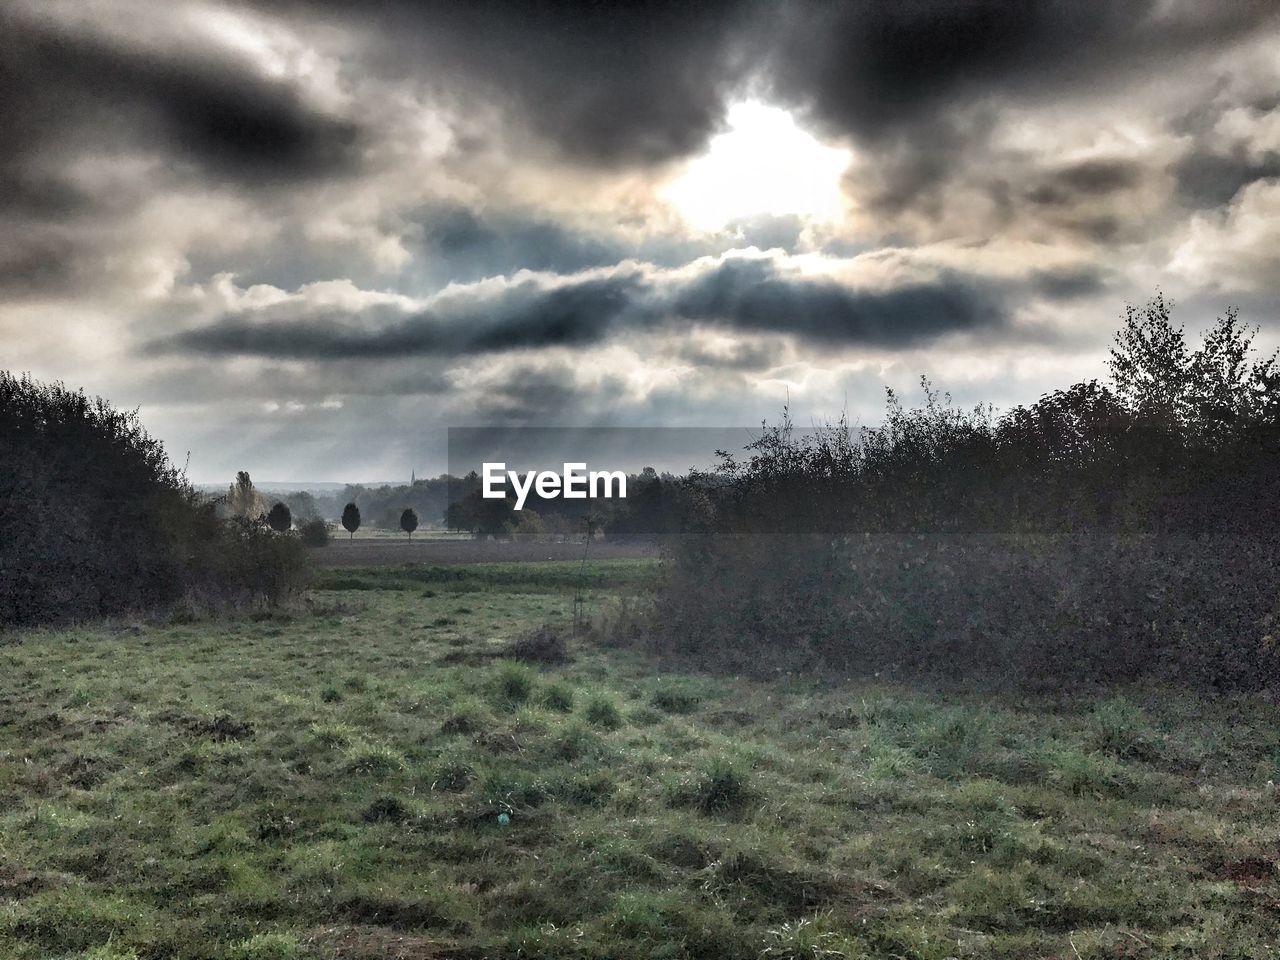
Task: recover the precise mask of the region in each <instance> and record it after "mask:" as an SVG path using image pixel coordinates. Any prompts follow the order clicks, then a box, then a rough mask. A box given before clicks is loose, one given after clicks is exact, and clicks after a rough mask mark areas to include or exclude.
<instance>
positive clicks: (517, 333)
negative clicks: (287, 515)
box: [0, 0, 1280, 483]
mask: <svg viewBox="0 0 1280 960" xmlns="http://www.w3.org/2000/svg"><path fill="white" fill-rule="evenodd" d="M0 131H3V132H0V367H3V368H5V369H10V370H14V371H27V372H30V373H31V374H32V375H34V376H36V377H38V378H42V379H50V380H52V379H59V380H63V381H65V382H66V383H67V384H68V385H71V386H75V387H83V388H85V389H86V391H87V392H89V393H90V394H96V395H101V396H104V397H106V398H107V399H109V400H110V401H111V402H112V403H114V404H115V405H116V406H118V407H123V408H129V409H134V408H136V409H138V411H139V413H140V416H141V417H142V419H143V421H144V423H145V424H146V425H147V426H148V428H149V429H150V430H151V432H152V433H153V434H154V435H156V436H158V437H159V438H161V439H162V440H163V441H164V442H165V445H166V447H167V449H168V450H169V452H170V455H171V457H172V458H173V459H174V460H175V461H176V462H177V463H179V464H182V463H186V464H187V465H188V467H187V469H188V475H189V476H190V478H191V479H192V480H193V481H195V482H198V483H213V482H227V481H229V480H230V478H231V477H232V476H233V475H234V473H235V471H237V470H240V469H248V470H250V472H251V473H252V474H253V475H254V476H255V477H258V478H263V479H271V480H286V479H297V480H311V481H356V480H373V479H377V480H387V479H396V478H404V479H407V477H408V475H409V473H410V471H411V470H414V471H416V472H417V474H418V475H419V476H422V475H424V474H428V473H432V472H436V471H438V470H442V469H444V463H443V461H442V456H443V449H444V429H445V428H447V427H450V426H455V427H461V426H481V425H496V426H503V427H521V426H535V427H547V426H595V425H627V426H637V425H644V426H665V427H688V426H727V425H739V424H751V423H758V422H760V421H761V420H762V419H765V418H768V419H776V418H777V416H778V414H779V413H780V411H781V409H782V407H783V405H784V404H786V405H788V406H789V408H790V410H791V412H792V415H793V417H794V418H795V419H796V421H797V422H798V423H802V424H803V423H806V422H813V421H818V420H822V419H824V418H830V417H834V416H838V415H840V414H841V413H842V412H847V413H848V414H849V416H850V417H851V419H853V420H854V422H856V423H867V424H873V423H875V422H876V421H877V420H878V418H879V416H880V414H881V412H882V410H883V407H884V397H885V392H884V391H885V388H886V387H892V388H894V389H895V390H898V391H901V392H902V393H903V395H904V396H905V397H906V398H907V399H911V398H913V397H914V396H916V394H915V393H913V389H912V388H913V385H916V384H918V382H919V379H920V377H921V376H927V377H928V378H930V379H931V380H932V381H933V382H934V384H935V385H936V386H938V387H940V388H942V389H944V390H947V391H949V392H950V393H951V394H952V396H953V397H954V398H955V399H956V401H957V402H961V403H965V404H971V403H977V402H990V403H993V404H995V406H996V407H997V408H1007V407H1009V406H1011V405H1013V404H1018V403H1028V402H1032V401H1034V400H1035V399H1036V398H1037V397H1039V396H1040V395H1042V394H1043V393H1045V392H1047V391H1049V390H1052V389H1056V388H1059V387H1064V386H1067V385H1069V384H1071V383H1073V382H1076V381H1078V380H1081V379H1089V378H1093V377H1102V376H1104V375H1105V360H1106V355H1107V348H1108V345H1109V342H1110V338H1111V335H1112V334H1113V332H1114V330H1115V328H1116V326H1117V323H1118V319H1119V317H1120V316H1121V315H1122V314H1123V310H1124V305H1125V303H1126V302H1142V301H1145V300H1146V299H1147V298H1148V297H1150V296H1151V295H1152V294H1154V293H1155V292H1156V291H1157V290H1160V291H1163V292H1164V294H1165V295H1166V296H1167V297H1169V298H1171V299H1172V300H1173V301H1174V302H1175V304H1176V307H1175V318H1176V319H1178V320H1180V321H1182V322H1184V323H1185V324H1186V325H1187V326H1188V328H1189V329H1190V330H1193V331H1195V330H1198V329H1200V328H1202V327H1203V326H1204V325H1205V324H1207V323H1208V322H1210V321H1211V320H1212V318H1213V317H1214V316H1215V315H1216V314H1219V313H1221V312H1222V311H1223V310H1224V309H1225V308H1226V307H1227V306H1228V305H1236V306H1238V307H1239V308H1240V310H1241V313H1242V316H1243V317H1244V318H1245V319H1246V320H1247V321H1249V322H1251V323H1253V324H1256V325H1258V326H1259V327H1260V328H1261V331H1260V334H1259V343H1260V344H1262V345H1264V346H1267V347H1274V346H1277V345H1280V322H1278V321H1277V306H1278V305H1280V293H1278V291H1280V7H1277V6H1276V5H1275V4H1274V3H1270V2H1245V0H1224V2H1219V3H1205V2H1202V0H1131V2H1125V3H1115V2H1113V0H1073V2H1070V3H1066V2H1054V3H1049V2H1023V3H1016V4H1010V3H1002V2H977V0H949V2H946V3H943V2H923V0H901V2H892V3H890V2H884V3H875V2H870V0H865V2H856V3H839V2H816V0H779V2H769V3H764V2H742V0H738V2H730V0H704V2H699V3H688V2H672V3H651V4H639V3H605V2H595V3H580V4H572V3H554V4H553V3H549V2H545V0H527V2H521V3H514V2H505V3H499V2H492V0H470V2H468V3H465V4H462V3H456V2H431V0H420V2H410V0H365V2H361V3H345V2H339V0H273V2H259V3H254V2H247V0H150V2H143V0H0Z"/></svg>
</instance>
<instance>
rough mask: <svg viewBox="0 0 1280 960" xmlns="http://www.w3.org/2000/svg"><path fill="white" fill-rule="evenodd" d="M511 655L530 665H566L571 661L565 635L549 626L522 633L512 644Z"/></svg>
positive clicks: (544, 625) (545, 625)
mask: <svg viewBox="0 0 1280 960" xmlns="http://www.w3.org/2000/svg"><path fill="white" fill-rule="evenodd" d="M509 655H510V656H512V657H514V658H515V659H517V660H524V661H526V662H529V663H549V664H555V663H564V662H565V661H567V660H568V659H569V653H568V650H567V649H566V648H565V643H564V635H563V634H562V633H561V632H560V631H559V630H557V629H556V628H555V627H552V626H550V625H548V624H543V625H542V626H540V627H538V628H536V629H534V630H530V631H527V632H526V633H522V634H521V635H520V636H518V637H516V639H515V640H514V641H512V643H511V647H510V650H509Z"/></svg>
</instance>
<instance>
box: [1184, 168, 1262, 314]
mask: <svg viewBox="0 0 1280 960" xmlns="http://www.w3.org/2000/svg"><path fill="white" fill-rule="evenodd" d="M1170 271H1171V272H1172V273H1174V274H1176V275H1179V276H1181V277H1183V278H1185V279H1187V280H1190V281H1191V282H1192V283H1195V284H1197V285H1199V286H1201V287H1204V288H1208V289H1214V290H1226V291H1229V292H1232V293H1239V292H1258V291H1269V292H1272V293H1274V291H1275V290H1276V288H1277V287H1278V286H1280V180H1276V179H1272V180H1259V181H1257V182H1255V183H1252V184H1250V185H1249V186H1247V187H1245V188H1243V189H1242V190H1241V191H1240V192H1239V193H1238V194H1236V197H1235V199H1234V200H1233V201H1232V203H1231V205H1230V206H1229V207H1228V208H1227V209H1226V210H1225V211H1223V212H1217V211H1213V212H1207V213H1201V214H1198V215H1197V216H1196V217H1195V218H1194V219H1193V220H1192V221H1191V223H1190V225H1189V226H1188V229H1187V232H1186V235H1185V238H1184V239H1183V241H1182V243H1181V244H1180V246H1179V247H1178V248H1177V250H1176V252H1175V254H1174V257H1173V261H1172V263H1171V264H1170Z"/></svg>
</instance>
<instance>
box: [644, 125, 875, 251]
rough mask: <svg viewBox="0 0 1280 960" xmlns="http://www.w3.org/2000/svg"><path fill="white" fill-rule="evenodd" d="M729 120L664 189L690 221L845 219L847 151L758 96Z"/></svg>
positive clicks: (703, 225)
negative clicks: (842, 187)
mask: <svg viewBox="0 0 1280 960" xmlns="http://www.w3.org/2000/svg"><path fill="white" fill-rule="evenodd" d="M728 120H729V129H728V130H726V131H725V132H724V133H722V134H719V135H717V136H715V137H713V138H712V140H711V143H710V145H709V147H708V149H707V152H706V153H705V154H704V155H703V156H701V157H699V158H697V159H696V160H693V161H691V162H690V163H689V165H688V166H687V167H686V168H685V170H684V172H683V173H681V174H680V175H679V176H678V177H677V178H676V179H675V180H673V181H672V182H671V183H669V184H668V185H667V186H666V187H665V188H664V189H663V191H662V196H663V198H664V199H665V200H667V201H668V202H669V203H670V204H671V205H672V206H674V207H675V209H676V210H677V211H678V212H679V213H680V215H681V216H682V217H683V218H684V219H685V220H686V221H687V222H688V223H689V224H690V225H691V226H694V227H697V228H698V229H701V230H719V229H722V228H723V227H724V226H726V225H727V224H730V223H732V222H734V221H735V220H744V219H748V218H751V217H757V216H762V215H772V216H786V215H797V216H801V217H808V218H811V219H815V220H823V221H832V220H838V219H839V218H840V216H841V213H842V210H843V203H842V197H841V193H840V177H841V175H842V174H843V173H844V171H845V169H846V168H847V167H848V165H849V161H850V159H851V157H850V154H849V151H848V150H845V149H841V148H838V147H830V146H827V145H826V144H824V143H822V142H821V141H819V140H817V139H816V138H815V137H813V136H812V135H811V134H809V133H807V132H805V131H804V130H802V129H800V127H799V126H797V125H796V121H795V118H794V117H792V116H791V114H790V113H788V112H787V111H785V110H782V109H779V108H778V107H770V106H767V105H766V104H763V103H759V102H756V101H747V102H744V103H739V104H736V105H734V106H733V107H730V108H729V114H728Z"/></svg>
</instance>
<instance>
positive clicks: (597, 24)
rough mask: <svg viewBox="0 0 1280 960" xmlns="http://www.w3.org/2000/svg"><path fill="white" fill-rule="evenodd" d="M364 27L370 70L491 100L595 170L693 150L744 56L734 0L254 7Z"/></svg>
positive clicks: (743, 66)
mask: <svg viewBox="0 0 1280 960" xmlns="http://www.w3.org/2000/svg"><path fill="white" fill-rule="evenodd" d="M250 5H251V6H254V7H257V8H259V9H263V10H272V9H277V10H278V9H280V7H281V6H284V8H285V9H292V10H293V11H294V12H295V15H297V16H300V17H316V16H321V17H327V18H331V19H333V20H336V21H338V22H340V23H343V24H345V25H346V26H347V27H348V28H350V29H353V30H358V31H367V30H369V29H371V28H372V30H374V31H375V32H376V35H377V41H376V42H377V53H376V57H375V58H373V60H372V62H371V63H370V68H371V69H375V70H378V71H380V72H382V73H383V74H389V73H394V72H395V71H400V72H402V73H404V74H407V75H412V76H421V77H425V78H427V79H429V80H430V81H431V82H432V83H434V84H436V85H438V86H439V87H440V88H442V89H445V90H447V91H449V92H450V93H452V94H454V95H455V96H463V97H468V96H478V97H480V98H481V99H483V100H486V101H488V102H499V103H503V104H505V105H506V106H507V107H508V112H509V113H510V115H511V116H512V117H513V119H515V120H516V121H517V122H521V123H524V124H526V125H528V126H529V127H530V128H531V129H532V130H533V131H535V132H536V133H537V134H539V135H540V136H541V137H543V138H544V139H546V140H547V141H549V142H551V143H554V144H555V145H556V146H557V147H558V148H559V149H560V150H561V151H562V152H563V153H564V154H566V155H567V156H569V157H571V158H573V159H575V160H578V161H582V162H584V163H588V164H592V165H601V166H627V165H645V164H653V163H661V162H664V161H667V160H670V159H672V158H675V157H683V156H687V155H689V154H691V153H694V152H696V151H697V150H698V149H699V148H700V147H701V146H702V145H703V144H704V143H705V142H706V140H707V138H708V136H709V135H710V134H711V133H712V132H713V131H714V130H715V129H716V128H717V127H718V126H719V125H720V123H721V122H722V120H723V116H724V108H725V103H724V101H725V96H726V94H727V93H728V92H729V88H730V87H731V86H732V85H733V84H734V83H735V82H736V81H737V80H739V79H741V78H742V77H743V76H744V75H745V73H746V72H747V69H748V67H749V66H750V64H749V62H748V61H747V60H746V58H745V56H744V53H745V50H744V48H743V44H744V43H745V37H744V34H745V29H746V27H747V26H748V25H754V24H755V23H756V22H757V19H758V18H756V17H755V16H754V13H753V11H755V10H756V9H757V8H763V7H764V5H763V4H761V3H757V2H743V0H702V2H699V3H688V2H684V0H655V2H649V3H643V4H641V3H601V2H581V3H555V2H550V0H530V2H524V3H514V2H510V0H471V2H467V3H459V2H456V0H369V2H364V3H360V4H349V3H345V2H341V0H292V2H286V3H285V4H283V5H282V4H278V3H253V4H250Z"/></svg>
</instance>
